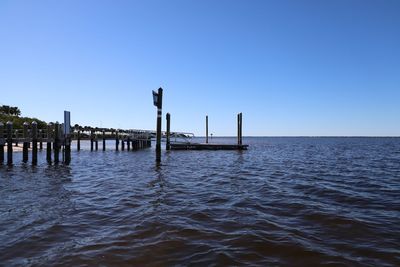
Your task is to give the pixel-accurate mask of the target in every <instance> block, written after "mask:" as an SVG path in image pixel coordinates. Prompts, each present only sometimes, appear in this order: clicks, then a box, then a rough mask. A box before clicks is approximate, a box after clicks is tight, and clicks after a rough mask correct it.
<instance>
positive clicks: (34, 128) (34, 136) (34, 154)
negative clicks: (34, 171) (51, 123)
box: [32, 121, 38, 165]
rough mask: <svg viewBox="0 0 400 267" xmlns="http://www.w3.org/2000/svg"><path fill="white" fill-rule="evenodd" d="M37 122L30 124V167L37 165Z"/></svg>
mask: <svg viewBox="0 0 400 267" xmlns="http://www.w3.org/2000/svg"><path fill="white" fill-rule="evenodd" d="M37 139H38V135H37V122H36V121H33V122H32V165H36V164H37V141H38V140H37Z"/></svg>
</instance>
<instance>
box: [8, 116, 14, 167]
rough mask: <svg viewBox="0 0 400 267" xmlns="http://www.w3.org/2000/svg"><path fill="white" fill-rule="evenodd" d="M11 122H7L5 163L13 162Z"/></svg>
mask: <svg viewBox="0 0 400 267" xmlns="http://www.w3.org/2000/svg"><path fill="white" fill-rule="evenodd" d="M12 127H13V125H12V122H11V121H8V122H7V165H12V164H13V159H12V156H13V149H12Z"/></svg>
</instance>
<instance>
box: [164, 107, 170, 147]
mask: <svg viewBox="0 0 400 267" xmlns="http://www.w3.org/2000/svg"><path fill="white" fill-rule="evenodd" d="M166 119H167V142H166V144H165V149H166V150H170V149H171V147H170V146H171V140H170V135H171V129H170V127H171V115H170V114H169V113H167V116H166Z"/></svg>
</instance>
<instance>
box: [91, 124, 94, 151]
mask: <svg viewBox="0 0 400 267" xmlns="http://www.w3.org/2000/svg"><path fill="white" fill-rule="evenodd" d="M93 142H94V130H93V129H91V130H90V151H93Z"/></svg>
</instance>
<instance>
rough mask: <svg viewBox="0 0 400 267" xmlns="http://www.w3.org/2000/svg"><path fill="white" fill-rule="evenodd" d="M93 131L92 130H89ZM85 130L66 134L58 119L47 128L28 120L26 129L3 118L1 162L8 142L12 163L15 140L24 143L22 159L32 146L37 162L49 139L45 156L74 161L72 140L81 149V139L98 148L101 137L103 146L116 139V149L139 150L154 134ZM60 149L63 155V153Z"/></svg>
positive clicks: (25, 159)
mask: <svg viewBox="0 0 400 267" xmlns="http://www.w3.org/2000/svg"><path fill="white" fill-rule="evenodd" d="M89 131H90V134H87V133H88V132H89ZM89 131H88V130H86V131H81V130H80V129H78V130H77V131H76V132H73V133H71V134H68V135H65V134H64V133H63V129H62V127H61V125H60V124H59V123H55V124H52V123H50V124H48V125H47V128H46V129H38V125H37V123H36V122H32V123H31V124H29V123H27V122H25V123H24V124H23V129H13V124H12V122H7V123H6V125H4V124H3V123H2V122H0V165H2V164H4V161H5V158H4V154H5V153H4V152H5V151H4V148H5V146H7V153H6V155H7V165H13V144H19V143H23V147H22V161H23V162H24V163H27V162H28V161H29V148H31V151H32V153H31V154H32V156H31V159H32V165H37V162H38V150H43V143H46V160H47V162H48V163H49V164H52V163H54V164H58V163H60V162H63V163H65V164H67V165H68V164H69V163H70V162H71V142H72V139H74V140H76V141H77V142H76V143H77V150H78V151H80V150H81V141H82V140H90V150H91V151H94V150H96V151H97V150H98V149H99V140H102V150H103V151H105V150H106V140H115V150H116V151H118V150H119V149H121V150H122V151H124V150H125V147H126V150H128V151H129V150H132V151H133V150H138V149H143V148H148V147H151V135H150V134H149V133H145V132H143V131H142V132H140V131H126V130H114V129H100V130H98V128H90V129H89ZM60 152H61V156H62V157H60Z"/></svg>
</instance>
